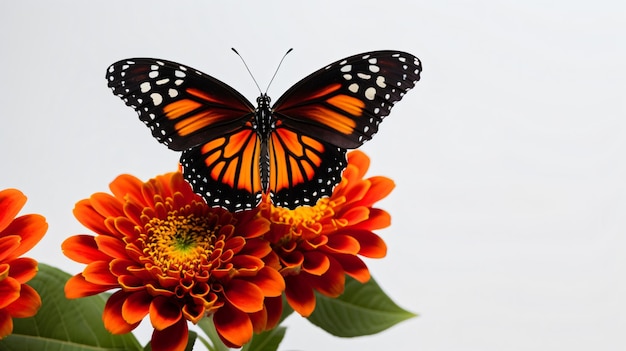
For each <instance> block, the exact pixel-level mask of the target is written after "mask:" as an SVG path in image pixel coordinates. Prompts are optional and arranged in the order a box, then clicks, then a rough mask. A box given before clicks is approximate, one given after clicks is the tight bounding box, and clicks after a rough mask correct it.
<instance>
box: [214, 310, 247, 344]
mask: <svg viewBox="0 0 626 351" xmlns="http://www.w3.org/2000/svg"><path fill="white" fill-rule="evenodd" d="M213 323H214V324H215V330H216V331H217V333H218V335H219V336H220V338H221V339H222V341H223V342H224V344H225V345H226V346H228V347H241V345H243V344H245V343H247V342H248V341H250V339H252V331H253V328H252V322H251V321H250V318H249V317H248V315H247V314H246V313H244V312H241V311H240V310H238V309H236V308H234V307H232V306H230V305H229V304H225V305H224V306H222V308H220V309H219V310H217V312H215V314H214V315H213Z"/></svg>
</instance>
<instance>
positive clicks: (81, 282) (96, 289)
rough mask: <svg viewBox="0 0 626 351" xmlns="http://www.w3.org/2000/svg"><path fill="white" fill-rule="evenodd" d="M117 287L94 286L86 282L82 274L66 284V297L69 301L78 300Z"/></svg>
mask: <svg viewBox="0 0 626 351" xmlns="http://www.w3.org/2000/svg"><path fill="white" fill-rule="evenodd" d="M115 287H117V286H106V285H99V284H93V283H90V282H88V281H86V280H85V277H83V275H82V274H77V275H75V276H73V277H71V278H70V279H68V280H67V282H66V283H65V288H64V291H65V297H67V298H68V299H77V298H80V297H86V296H92V295H96V294H99V293H102V292H105V291H107V290H109V289H112V288H115Z"/></svg>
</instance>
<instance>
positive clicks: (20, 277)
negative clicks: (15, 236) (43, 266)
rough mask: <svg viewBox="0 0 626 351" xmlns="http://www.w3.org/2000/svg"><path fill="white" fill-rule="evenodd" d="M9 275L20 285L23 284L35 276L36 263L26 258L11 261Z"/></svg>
mask: <svg viewBox="0 0 626 351" xmlns="http://www.w3.org/2000/svg"><path fill="white" fill-rule="evenodd" d="M9 264H10V265H11V268H10V270H9V275H10V276H11V277H13V278H15V279H16V280H17V281H18V282H20V284H24V283H26V282H28V281H29V280H31V279H33V278H34V277H35V275H37V261H35V260H34V259H32V258H28V257H20V258H16V259H14V260H12V261H11V262H10V263H9Z"/></svg>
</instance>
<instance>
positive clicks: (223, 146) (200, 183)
mask: <svg viewBox="0 0 626 351" xmlns="http://www.w3.org/2000/svg"><path fill="white" fill-rule="evenodd" d="M260 150H261V146H260V140H259V138H258V136H257V134H256V131H255V130H254V129H253V128H252V125H251V124H250V123H247V124H246V125H245V126H244V127H243V128H241V129H240V130H238V131H236V132H233V133H228V134H225V135H223V136H221V137H218V138H215V139H213V140H211V141H209V142H207V143H205V144H203V145H200V146H198V147H194V148H191V149H188V150H185V151H183V154H182V156H181V161H180V162H181V165H182V166H183V174H184V176H185V179H187V181H189V183H191V185H192V187H193V189H194V191H195V192H196V193H198V194H200V195H201V196H202V197H204V198H205V200H206V201H207V203H208V204H209V205H210V206H221V207H224V208H227V209H228V210H230V211H241V210H246V209H251V208H253V207H255V206H256V205H257V204H258V203H259V202H260V201H261V195H262V193H263V190H262V187H261V183H260V173H259V157H260Z"/></svg>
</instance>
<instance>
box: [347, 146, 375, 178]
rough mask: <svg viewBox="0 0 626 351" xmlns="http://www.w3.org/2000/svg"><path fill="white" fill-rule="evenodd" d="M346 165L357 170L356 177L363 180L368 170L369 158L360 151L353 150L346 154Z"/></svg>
mask: <svg viewBox="0 0 626 351" xmlns="http://www.w3.org/2000/svg"><path fill="white" fill-rule="evenodd" d="M348 164H349V165H353V166H354V167H356V169H357V170H359V173H358V174H357V177H359V178H363V177H364V176H365V173H367V170H368V169H369V168H370V158H369V157H368V156H367V155H366V154H365V153H364V152H363V151H361V150H353V151H351V152H350V153H348Z"/></svg>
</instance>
